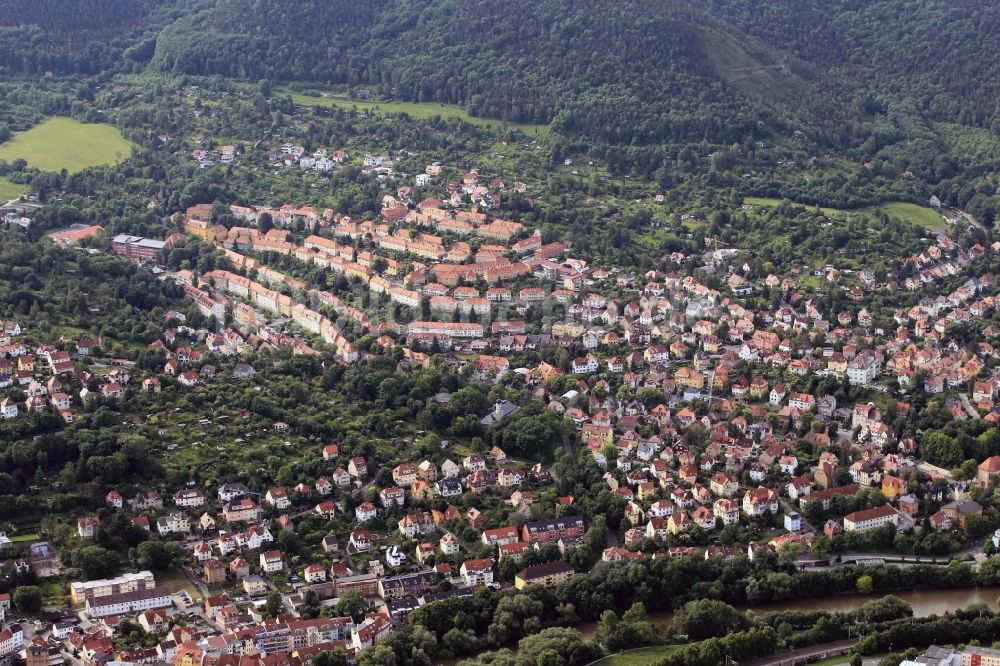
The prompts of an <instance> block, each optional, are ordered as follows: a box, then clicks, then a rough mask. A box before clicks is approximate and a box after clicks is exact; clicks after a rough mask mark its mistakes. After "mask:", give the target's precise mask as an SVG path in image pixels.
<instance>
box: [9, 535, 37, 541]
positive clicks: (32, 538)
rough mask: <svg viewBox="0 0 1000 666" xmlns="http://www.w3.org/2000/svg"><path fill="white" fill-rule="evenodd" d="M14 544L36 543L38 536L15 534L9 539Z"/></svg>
mask: <svg viewBox="0 0 1000 666" xmlns="http://www.w3.org/2000/svg"><path fill="white" fill-rule="evenodd" d="M10 540H11V541H13V542H14V543H25V542H28V541H38V535H37V534H35V533H31V534H17V535H15V536H12V537H11V538H10Z"/></svg>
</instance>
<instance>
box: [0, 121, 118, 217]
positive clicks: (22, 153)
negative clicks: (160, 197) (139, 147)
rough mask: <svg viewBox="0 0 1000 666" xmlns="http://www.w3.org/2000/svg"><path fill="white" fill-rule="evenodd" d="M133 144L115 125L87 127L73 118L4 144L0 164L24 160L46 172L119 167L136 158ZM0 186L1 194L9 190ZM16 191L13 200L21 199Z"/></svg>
mask: <svg viewBox="0 0 1000 666" xmlns="http://www.w3.org/2000/svg"><path fill="white" fill-rule="evenodd" d="M132 145H133V144H132V143H131V142H130V141H128V140H126V139H125V137H123V136H122V134H121V132H119V131H118V129H117V128H115V127H112V126H111V125H100V124H84V123H81V122H78V121H76V120H73V119H72V118H62V117H57V118H50V119H49V120H46V121H45V122H43V123H42V124H40V125H36V126H35V127H32V128H31V129H30V130H28V131H26V132H21V133H19V134H16V135H14V137H13V138H12V139H11V140H10V141H7V142H6V143H4V144H0V160H5V161H7V162H13V161H14V160H17V159H23V160H25V161H26V162H27V163H28V166H32V167H37V168H38V169H41V170H42V171H61V170H63V169H66V170H67V171H70V172H74V171H81V170H83V169H86V168H87V167H92V166H101V165H105V164H116V163H118V162H121V161H122V160H124V159H127V158H128V157H130V156H131V154H132ZM9 185H10V184H9V183H8V184H7V185H3V184H0V193H4V192H8V186H9ZM20 193H21V191H16V192H15V193H14V194H13V195H12V196H11V197H7V198H13V197H14V196H17V195H18V194H20Z"/></svg>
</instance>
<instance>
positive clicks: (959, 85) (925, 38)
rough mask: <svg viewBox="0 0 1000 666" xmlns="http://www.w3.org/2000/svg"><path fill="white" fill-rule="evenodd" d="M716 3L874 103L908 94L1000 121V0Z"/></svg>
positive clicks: (969, 120) (930, 107) (960, 117)
mask: <svg viewBox="0 0 1000 666" xmlns="http://www.w3.org/2000/svg"><path fill="white" fill-rule="evenodd" d="M711 4H712V5H714V8H715V11H714V13H715V14H716V15H719V16H724V17H726V19H727V20H728V21H729V22H730V23H732V24H733V25H734V26H736V27H737V28H739V29H740V30H741V31H743V32H744V33H746V34H748V35H752V36H754V37H756V38H759V39H761V40H763V41H765V42H767V43H770V44H775V45H778V46H779V47H781V48H782V49H784V50H786V51H788V52H789V53H792V54H794V55H795V56H796V57H798V58H801V59H802V60H804V61H807V62H809V63H811V64H813V65H815V66H818V67H827V68H831V69H832V70H834V73H835V76H834V77H831V78H833V79H834V80H838V81H840V82H841V83H842V84H843V85H844V86H845V87H849V88H853V89H858V90H863V91H865V92H866V93H870V94H869V95H867V96H866V98H865V99H864V101H865V102H866V103H867V104H868V105H870V106H869V108H868V109H867V110H869V111H870V110H874V109H876V108H878V107H880V106H882V105H884V104H885V102H886V100H887V99H890V98H893V97H900V96H907V97H909V101H910V102H911V103H912V104H914V105H915V106H917V107H918V108H920V109H921V110H923V111H927V112H930V113H932V114H934V115H935V116H937V117H939V118H949V119H953V120H956V121H958V122H962V123H965V124H971V125H978V126H984V127H985V126H990V125H992V126H993V129H994V130H995V129H997V127H1000V115H998V108H997V101H998V99H1000V59H998V58H997V57H996V47H995V43H994V42H995V35H996V34H997V31H998V30H1000V5H997V3H992V2H981V1H979V0H953V1H950V2H948V1H944V0H922V1H920V2H914V1H912V0H765V1H761V0H712V3H711Z"/></svg>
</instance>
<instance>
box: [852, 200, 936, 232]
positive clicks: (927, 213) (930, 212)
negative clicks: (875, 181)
mask: <svg viewBox="0 0 1000 666" xmlns="http://www.w3.org/2000/svg"><path fill="white" fill-rule="evenodd" d="M868 210H870V211H871V212H878V211H880V210H884V211H885V212H887V213H888V214H889V217H898V218H900V219H902V220H906V221H907V222H910V223H911V224H915V225H917V226H918V227H923V228H924V229H927V230H928V231H934V230H936V229H941V228H943V227H945V226H946V223H945V221H944V219H942V217H941V215H939V214H938V212H937V211H935V210H934V209H933V208H927V207H926V206H918V205H917V204H912V203H907V202H905V201H893V202H891V203H887V204H882V205H881V206H874V207H872V208H870V209H868Z"/></svg>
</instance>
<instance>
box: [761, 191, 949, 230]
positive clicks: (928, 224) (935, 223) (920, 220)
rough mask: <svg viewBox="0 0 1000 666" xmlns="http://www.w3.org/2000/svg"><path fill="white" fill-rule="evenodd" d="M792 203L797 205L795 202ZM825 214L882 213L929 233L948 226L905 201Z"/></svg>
mask: <svg viewBox="0 0 1000 666" xmlns="http://www.w3.org/2000/svg"><path fill="white" fill-rule="evenodd" d="M744 202H745V203H748V204H751V205H753V206H763V207H767V206H777V205H778V204H780V203H781V200H780V199H769V198H765V197H746V198H745V199H744ZM792 203H795V202H794V201H793V202H792ZM800 205H802V206H806V207H807V208H812V206H807V205H806V204H800ZM820 210H821V211H823V214H824V215H826V216H827V217H845V216H848V215H863V216H866V217H873V216H875V215H878V214H879V213H881V212H883V211H884V212H886V213H888V215H889V217H896V218H899V219H901V220H903V221H904V222H909V223H910V224H914V225H916V226H918V227H922V228H924V229H927V230H928V231H934V230H936V229H941V228H943V227H945V226H946V223H945V221H944V220H943V219H942V218H941V215H940V214H939V213H938V212H937V211H935V210H934V209H933V208H929V207H927V206H919V205H917V204H914V203H908V202H905V201H890V202H887V203H883V204H879V205H877V206H870V207H868V208H859V209H857V210H845V209H842V208H820Z"/></svg>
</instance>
